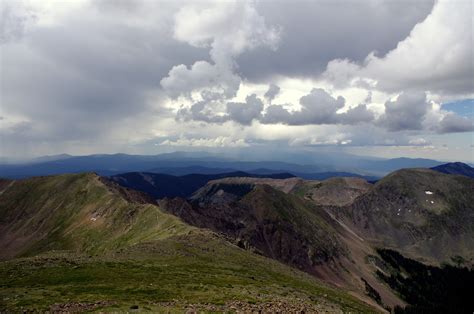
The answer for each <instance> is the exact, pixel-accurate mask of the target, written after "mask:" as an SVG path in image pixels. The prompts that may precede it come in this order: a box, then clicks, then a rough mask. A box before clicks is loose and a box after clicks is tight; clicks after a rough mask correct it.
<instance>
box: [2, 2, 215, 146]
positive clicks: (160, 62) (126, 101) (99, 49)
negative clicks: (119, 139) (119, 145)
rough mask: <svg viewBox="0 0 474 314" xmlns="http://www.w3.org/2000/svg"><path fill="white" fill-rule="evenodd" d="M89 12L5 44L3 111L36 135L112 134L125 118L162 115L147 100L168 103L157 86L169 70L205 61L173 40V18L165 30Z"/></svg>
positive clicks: (199, 51)
mask: <svg viewBox="0 0 474 314" xmlns="http://www.w3.org/2000/svg"><path fill="white" fill-rule="evenodd" d="M90 12H91V11H84V12H80V13H82V14H78V15H71V16H70V17H68V18H67V19H66V20H65V21H62V23H61V25H52V26H45V27H42V26H37V27H32V29H31V30H29V31H28V32H27V33H25V34H22V37H23V38H21V41H18V42H17V43H16V44H15V45H9V44H6V45H4V46H3V47H2V76H3V77H4V78H7V79H5V80H2V109H4V110H5V111H6V112H7V113H9V114H14V115H20V116H22V117H23V118H24V119H27V120H29V121H30V124H31V128H32V129H34V130H35V132H34V133H35V137H38V136H40V134H43V136H44V138H48V139H53V138H62V139H65V140H70V139H81V138H90V137H94V136H95V137H100V136H102V135H105V134H106V133H108V132H114V126H116V125H120V124H122V123H123V122H124V121H125V120H127V119H133V117H134V116H136V115H140V114H142V113H143V112H144V111H148V112H153V111H154V110H159V109H157V108H153V106H154V105H151V104H150V103H149V99H148V97H150V95H152V96H153V97H154V98H155V101H159V100H160V99H162V100H163V99H164V96H160V91H159V81H160V79H161V78H162V77H163V76H165V75H166V74H167V72H168V70H169V68H171V67H172V66H173V65H175V64H176V63H179V62H185V63H191V62H193V61H195V60H196V59H205V58H206V56H207V53H206V51H205V50H204V49H199V48H195V47H189V46H188V45H186V44H184V43H180V42H177V41H175V40H173V39H172V38H171V37H170V35H169V33H170V32H171V28H172V20H171V17H163V20H161V22H164V21H165V19H166V18H167V19H168V22H167V23H165V24H167V25H168V28H162V27H158V26H157V25H154V24H153V23H152V24H149V25H140V24H136V23H129V24H127V23H125V22H124V21H123V20H120V19H119V18H117V19H115V18H113V14H110V13H109V14H108V15H107V18H105V19H103V18H101V16H100V15H99V16H96V15H94V14H92V13H90ZM13 135H14V133H11V135H10V138H11V137H12V136H13ZM26 135H27V134H26V133H25V132H23V133H21V134H20V133H18V136H21V137H22V138H24V137H25V136H26ZM31 136H33V135H31ZM17 140H18V139H17V138H12V139H11V141H13V142H14V141H17Z"/></svg>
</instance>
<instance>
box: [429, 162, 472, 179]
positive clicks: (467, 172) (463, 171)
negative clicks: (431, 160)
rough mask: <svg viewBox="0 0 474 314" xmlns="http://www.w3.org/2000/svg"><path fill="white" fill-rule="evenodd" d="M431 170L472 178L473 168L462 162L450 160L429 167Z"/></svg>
mask: <svg viewBox="0 0 474 314" xmlns="http://www.w3.org/2000/svg"><path fill="white" fill-rule="evenodd" d="M431 169H432V170H435V171H438V172H442V173H446V174H457V175H462V176H467V177H471V178H474V168H472V167H471V166H469V165H468V164H465V163H463V162H459V161H458V162H450V163H447V164H443V165H439V166H436V167H433V168H431Z"/></svg>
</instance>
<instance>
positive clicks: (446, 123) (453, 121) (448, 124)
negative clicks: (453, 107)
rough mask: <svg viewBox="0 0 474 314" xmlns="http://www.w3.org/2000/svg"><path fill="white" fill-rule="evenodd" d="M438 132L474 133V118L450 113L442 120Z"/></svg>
mask: <svg viewBox="0 0 474 314" xmlns="http://www.w3.org/2000/svg"><path fill="white" fill-rule="evenodd" d="M437 131H438V132H439V133H460V132H473V131H474V121H473V118H472V117H461V116H458V115H456V114H455V113H448V114H447V115H446V116H444V118H443V119H442V120H441V122H440V124H439V126H438V128H437Z"/></svg>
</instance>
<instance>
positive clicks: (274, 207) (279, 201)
mask: <svg viewBox="0 0 474 314" xmlns="http://www.w3.org/2000/svg"><path fill="white" fill-rule="evenodd" d="M160 206H161V208H162V209H164V210H166V211H168V212H170V213H172V214H174V215H177V216H179V217H181V219H183V220H184V221H185V222H187V223H189V224H191V225H195V226H198V227H204V228H209V229H212V230H214V231H218V232H221V233H224V234H226V235H228V236H230V237H232V238H233V239H234V241H235V242H236V243H237V244H238V245H239V246H241V247H243V248H247V249H254V250H256V251H258V252H260V253H261V254H264V255H266V256H269V257H272V258H275V259H278V260H280V261H282V262H284V263H287V264H290V265H293V266H296V267H298V268H300V269H304V270H306V271H308V272H314V266H315V265H320V264H322V263H328V262H335V261H336V260H337V259H338V258H339V257H341V256H344V255H345V254H346V249H345V247H344V245H343V244H342V243H341V242H340V241H339V240H338V238H337V235H336V232H335V229H334V228H333V226H332V225H331V224H332V221H331V218H330V217H329V216H328V215H327V214H326V213H325V212H324V211H322V210H320V209H318V208H317V207H316V206H314V205H312V204H311V203H309V202H307V201H305V200H302V199H301V198H298V197H296V196H293V195H288V194H285V193H283V192H281V191H279V190H276V189H274V188H272V187H270V186H268V185H265V184H256V185H251V184H248V183H245V182H242V183H241V184H227V183H222V182H221V181H220V180H219V181H215V182H210V183H209V184H208V185H206V186H205V187H203V188H202V189H200V190H199V191H198V192H196V193H195V195H194V196H193V197H192V198H191V199H190V201H189V202H188V201H185V200H183V199H179V198H175V199H164V200H162V201H161V202H160Z"/></svg>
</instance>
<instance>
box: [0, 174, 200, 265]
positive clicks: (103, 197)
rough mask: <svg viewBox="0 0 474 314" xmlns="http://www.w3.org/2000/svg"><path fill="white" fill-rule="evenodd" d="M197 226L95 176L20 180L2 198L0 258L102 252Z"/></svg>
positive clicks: (0, 207) (0, 208)
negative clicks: (52, 252) (111, 187)
mask: <svg viewBox="0 0 474 314" xmlns="http://www.w3.org/2000/svg"><path fill="white" fill-rule="evenodd" d="M191 229H192V228H191V227H190V226H188V225H186V224H184V223H182V222H181V221H180V220H179V219H177V218H176V217H174V216H171V215H168V214H165V213H163V212H161V211H160V210H159V209H158V208H157V207H156V206H153V205H151V204H134V203H130V202H127V201H126V200H125V199H123V198H122V197H120V196H119V195H117V194H116V193H113V192H111V191H110V190H109V189H108V187H107V186H106V185H104V184H103V183H102V182H101V181H100V180H99V177H98V176H97V175H95V174H93V173H86V174H79V175H60V176H52V177H37V178H32V179H27V180H20V181H15V182H14V184H13V185H12V186H11V187H10V188H8V189H6V190H5V191H4V192H3V194H2V195H0V245H1V247H2V250H1V253H0V257H12V256H18V255H21V256H25V255H34V254H37V253H41V252H44V251H49V250H73V251H80V252H101V251H104V250H107V249H115V248H120V247H126V246H128V245H130V244H134V243H138V242H140V241H143V240H151V239H159V238H166V237H169V236H172V235H176V234H182V233H185V232H188V231H189V230H191Z"/></svg>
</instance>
